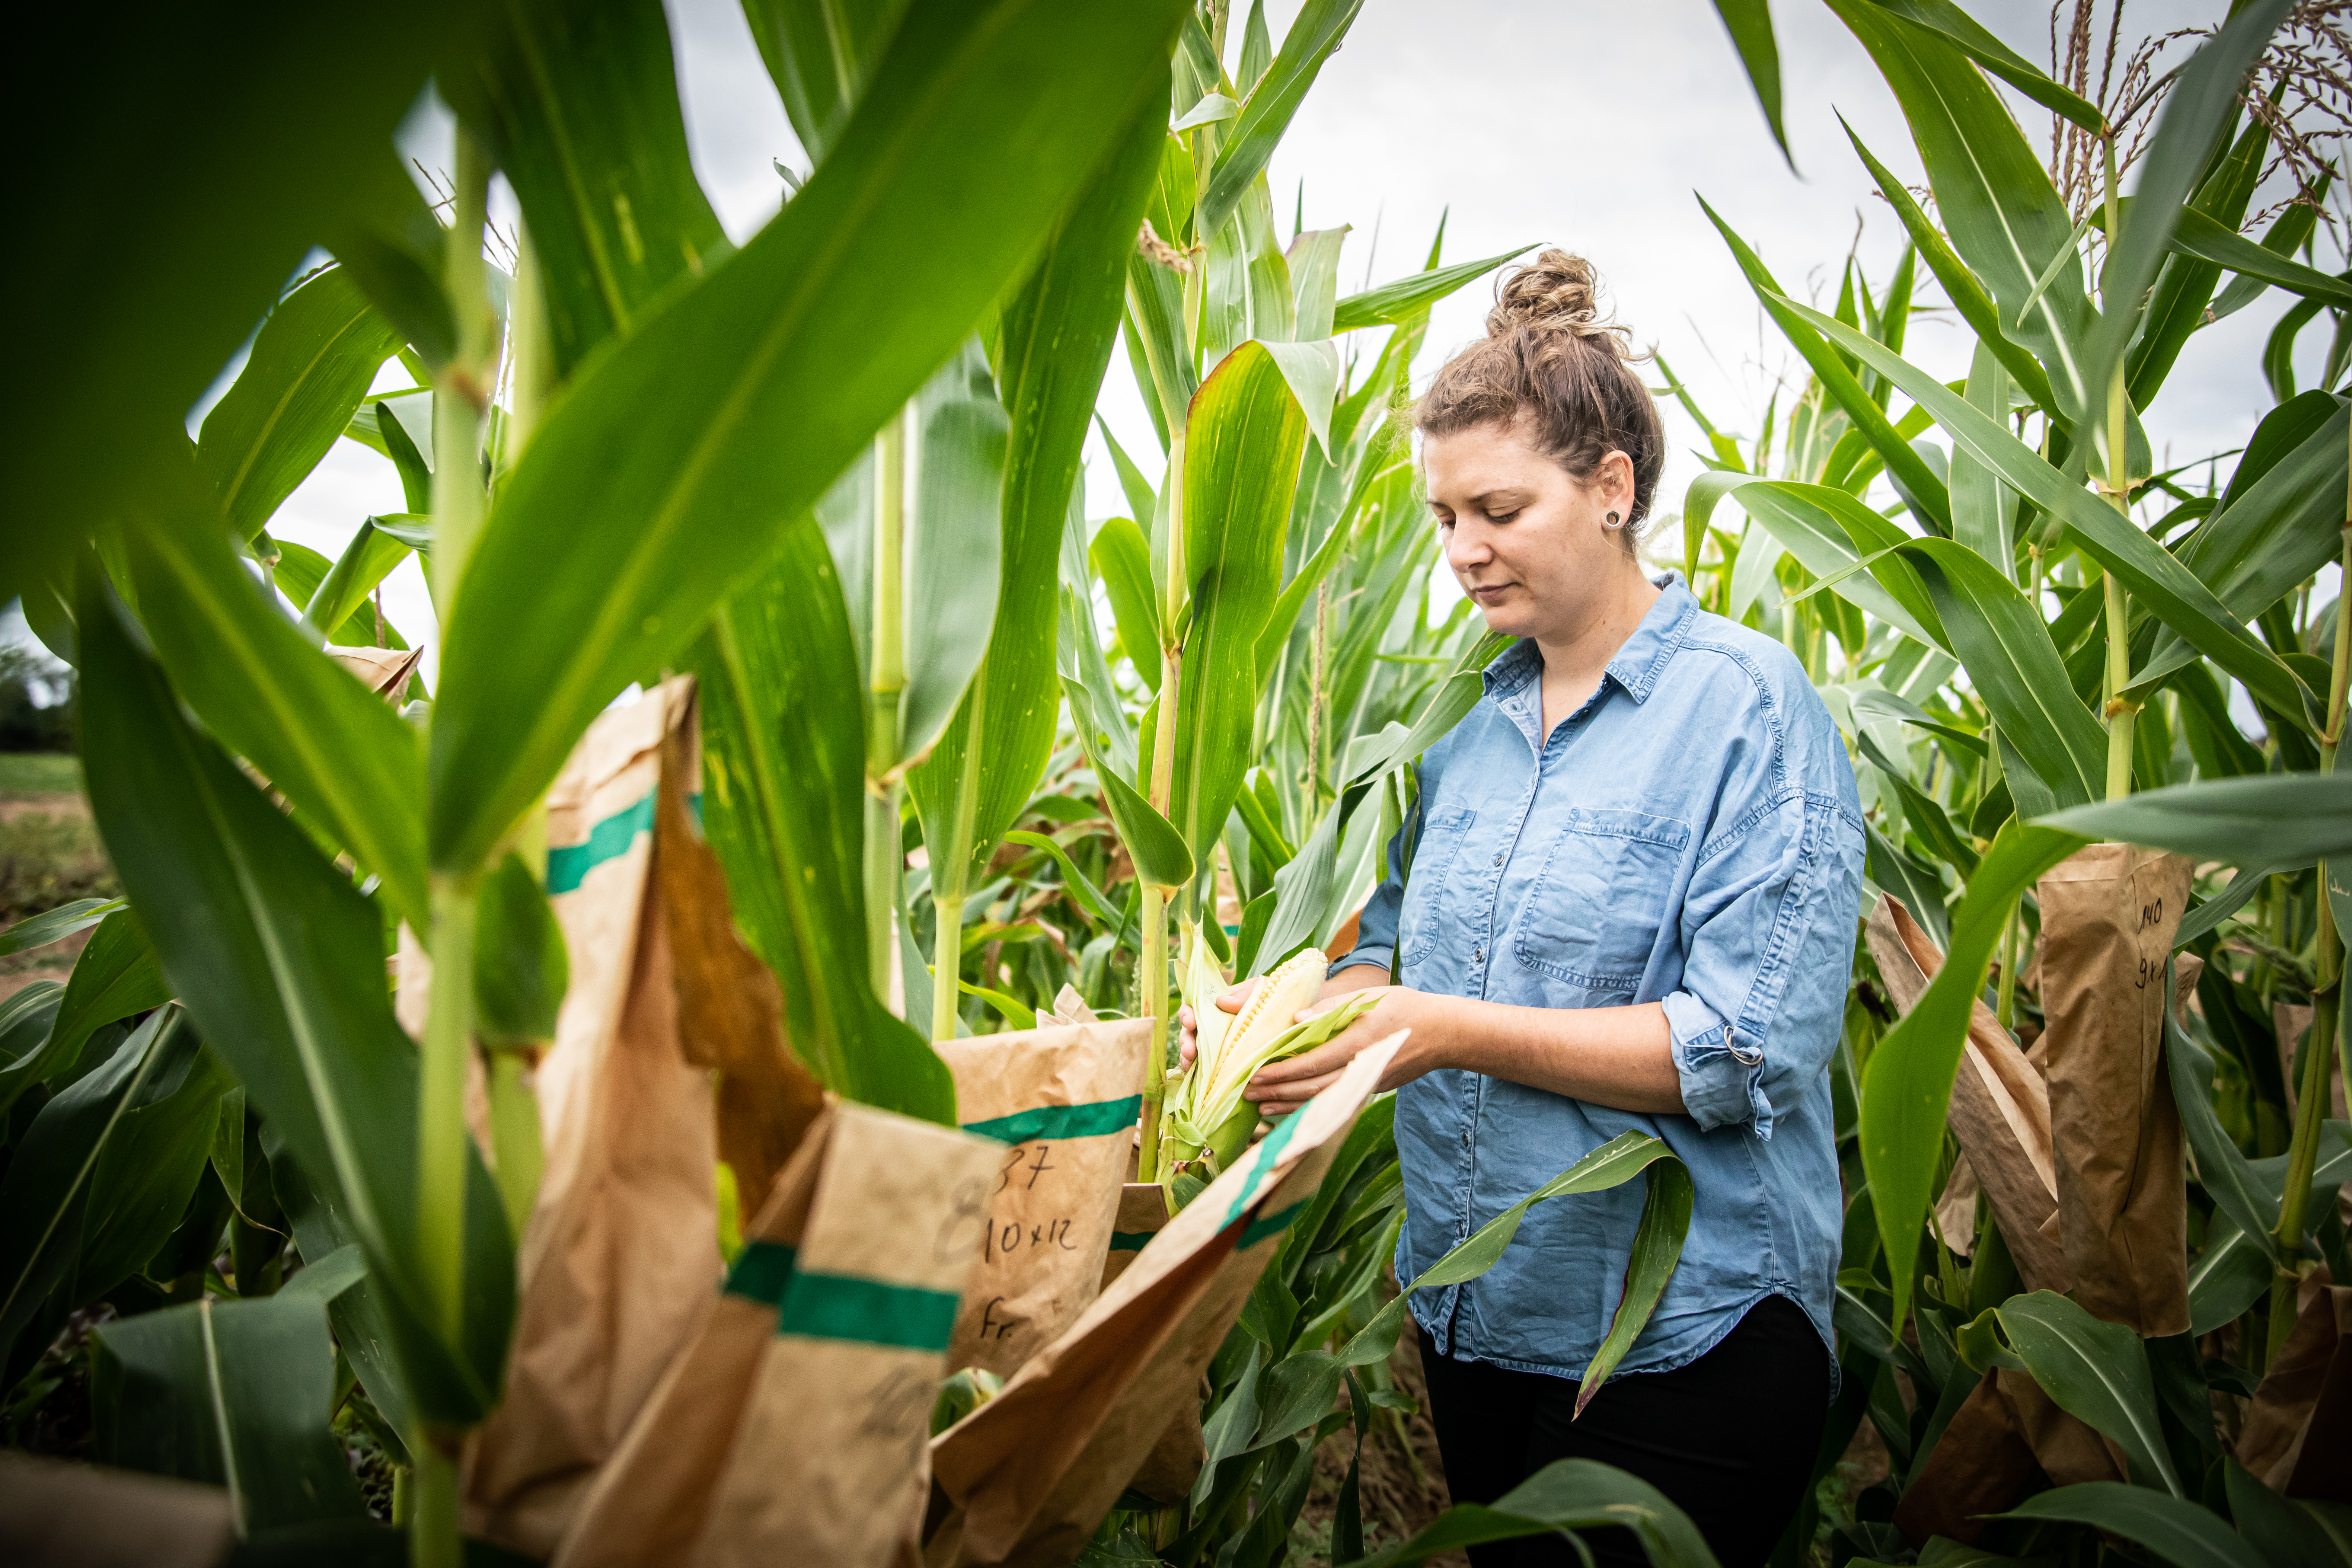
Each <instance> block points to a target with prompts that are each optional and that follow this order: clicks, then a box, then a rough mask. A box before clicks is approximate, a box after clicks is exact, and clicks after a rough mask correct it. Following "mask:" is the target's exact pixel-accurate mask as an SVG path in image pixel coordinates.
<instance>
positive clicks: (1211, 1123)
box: [1160, 926, 1379, 1173]
mask: <svg viewBox="0 0 2352 1568" xmlns="http://www.w3.org/2000/svg"><path fill="white" fill-rule="evenodd" d="M1184 942H1185V949H1186V953H1187V961H1186V963H1185V966H1184V1001H1185V1005H1188V1006H1190V1007H1191V1008H1192V1018H1193V1036H1194V1038H1195V1040H1196V1041H1197V1042H1198V1048H1197V1049H1196V1050H1195V1051H1194V1053H1193V1056H1192V1066H1191V1067H1190V1068H1186V1069H1185V1071H1184V1073H1183V1076H1182V1077H1181V1078H1180V1079H1177V1081H1176V1086H1175V1089H1174V1091H1173V1092H1172V1093H1171V1094H1170V1096H1169V1100H1168V1106H1169V1109H1168V1111H1167V1113H1166V1115H1165V1117H1164V1118H1163V1120H1162V1124H1161V1129H1160V1136H1161V1140H1162V1144H1161V1146H1162V1148H1163V1150H1164V1151H1165V1152H1166V1154H1167V1159H1166V1160H1165V1161H1164V1162H1163V1163H1164V1164H1165V1165H1166V1167H1167V1168H1168V1169H1170V1170H1171V1171H1172V1170H1174V1169H1177V1168H1179V1167H1181V1166H1182V1165H1184V1164H1187V1163H1191V1162H1192V1161H1195V1160H1200V1159H1202V1158H1203V1157H1204V1156H1205V1157H1206V1159H1207V1160H1208V1163H1209V1165H1210V1168H1211V1173H1215V1172H1221V1171H1224V1170H1227V1169H1229V1168H1231V1166H1232V1165H1233V1163H1234V1159H1235V1158H1236V1157H1237V1156H1238V1155H1239V1154H1240V1153H1241V1152H1242V1151H1243V1150H1244V1148H1246V1147H1247V1146H1248V1144H1249V1136H1250V1133H1251V1132H1252V1131H1255V1129H1256V1127H1257V1122H1258V1111H1257V1106H1256V1105H1255V1103H1254V1102H1252V1101H1251V1100H1248V1099H1246V1098H1244V1094H1243V1090H1244V1089H1247V1088H1248V1087H1249V1080H1250V1079H1252V1078H1253V1077H1255V1075H1256V1073H1257V1070H1258V1069H1259V1068H1263V1067H1265V1066H1267V1065H1268V1064H1270V1063H1273V1062H1278V1061H1283V1060H1286V1058H1291V1057H1295V1056H1298V1055H1300V1054H1302V1053H1304V1052H1307V1051H1310V1050H1313V1049H1314V1048H1315V1047H1317V1046H1319V1045H1322V1044H1323V1043H1325V1042H1326V1041H1328V1040H1330V1039H1333V1038H1335V1037H1338V1036H1339V1034H1340V1033H1341V1032H1342V1031H1343V1030H1345V1029H1346V1028H1347V1027H1348V1026H1349V1025H1350V1024H1353V1023H1354V1022H1355V1021H1356V1020H1357V1019H1359V1018H1360V1017H1362V1016H1364V1015H1365V1014H1366V1013H1368V1012H1370V1010H1371V1009H1372V1007H1373V1006H1374V1005H1376V1004H1377V1003H1378V1001H1379V998H1378V997H1376V996H1374V995H1372V994H1370V993H1363V994H1358V995H1352V996H1349V997H1348V998H1347V999H1346V1000H1345V1001H1343V1002H1341V1003H1340V1004H1339V1005H1338V1006H1337V1007H1334V1008H1332V1009H1331V1010H1330V1011H1328V1012H1327V1013H1321V1014H1318V1015H1317V1016H1314V1017H1312V1018H1308V1019H1307V1020H1305V1021H1304V1022H1294V1020H1296V1019H1297V1017H1298V1014H1299V1013H1300V1011H1301V1010H1303V1009H1305V1008H1307V1007H1310V1006H1312V1005H1314V1004H1315V1002H1316V1000H1317V999H1318V997H1319V996H1321V995H1322V993H1323V979H1324V976H1325V974H1326V973H1328V969H1329V960H1328V959H1326V958H1325V957H1324V956H1323V953H1322V952H1321V951H1320V950H1318V949H1316V948H1311V947H1310V948H1307V949H1305V950H1304V951H1302V952H1297V953H1295V954H1293V955H1292V956H1291V957H1290V958H1288V959H1286V961H1284V962H1283V963H1281V964H1280V965H1278V966H1277V967H1276V969H1275V970H1274V972H1273V973H1270V974H1268V975H1267V976H1266V977H1265V980H1264V981H1263V982H1262V983H1261V984H1259V986H1258V988H1257V989H1256V990H1255V992H1253V993H1251V994H1250V998H1249V1001H1248V1002H1247V1003H1245V1004H1244V1005H1243V1007H1242V1010H1241V1011H1240V1012H1239V1013H1227V1012H1226V1011H1224V1010H1223V1008H1221V1007H1219V1006H1218V1005H1217V1001H1216V999H1217V997H1218V995H1219V994H1221V993H1223V991H1225V990H1226V989H1227V984H1226V981H1225V977H1224V974H1223V971H1221V970H1220V969H1218V967H1217V965H1216V961H1215V960H1214V959H1213V958H1211V957H1210V956H1209V952H1208V945H1207V943H1205V942H1202V940H1201V932H1200V929H1199V928H1198V927H1197V926H1187V927H1186V928H1185V931H1184Z"/></svg>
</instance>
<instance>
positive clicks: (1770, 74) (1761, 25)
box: [1715, 0, 1797, 173]
mask: <svg viewBox="0 0 2352 1568" xmlns="http://www.w3.org/2000/svg"><path fill="white" fill-rule="evenodd" d="M1715 14H1716V15H1717V16H1718V17H1720V18H1722V21H1723V28H1724V31H1726V32H1727V33H1729V34H1730V35H1731V47H1733V48H1734V49H1737V50H1738V52H1739V65H1740V68H1741V69H1742V70H1745V71H1746V72H1747V73H1748V86H1749V87H1750V88H1752V89H1755V93H1756V107H1757V108H1759V109H1760V110H1763V111H1764V123H1765V124H1766V125H1768V126H1769V127H1770V128H1771V131H1772V140H1773V141H1775V142H1779V143H1780V156H1781V157H1782V158H1783V159H1785V160H1787V162H1788V164H1789V168H1790V172H1791V173H1793V172H1794V171H1795V169H1796V167H1797V160H1796V157H1795V155H1794V154H1793V153H1790V151H1789V132H1788V130H1787V128H1786V127H1784V126H1783V125H1782V124H1781V123H1780V44H1779V43H1778V42H1777V41H1776V40H1775V39H1774V38H1773V37H1772V9H1771V6H1770V5H1769V4H1767V0H1715Z"/></svg>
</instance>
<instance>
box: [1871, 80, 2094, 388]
mask: <svg viewBox="0 0 2352 1568" xmlns="http://www.w3.org/2000/svg"><path fill="white" fill-rule="evenodd" d="M1838 123H1839V124H1840V125H1842V126H1844V127H1845V133H1846V139H1847V140H1848V141H1850V142H1853V150H1854V152H1855V153H1858V154H1859V155H1860V156H1861V158H1862V161H1863V163H1864V166H1866V167H1867V168H1868V169H1869V170H1870V176H1871V178H1872V179H1873V180H1874V181H1876V182H1877V184H1878V193H1879V195H1882V196H1884V197H1885V198H1886V202H1887V205H1889V206H1892V207H1893V208H1894V209H1895V216H1898V217H1900V218H1901V219H1902V220H1903V226H1904V228H1905V230H1906V231H1907V232H1908V233H1909V235H1910V236H1911V243H1912V244H1913V245H1915V246H1917V247H1919V254H1920V255H1921V256H1923V257H1925V258H1927V269H1928V270H1929V271H1931V272H1933V273H1934V274H1935V275H1936V281H1937V282H1938V283H1940V284H1942V285H1943V286H1944V293H1945V295H1946V297H1948V299H1949V300H1951V301H1952V308H1953V309H1954V310H1958V312H1959V315H1960V319H1961V320H1962V321H1966V322H1967V323H1968V324H1969V331H1972V332H1974V333H1975V334H1976V335H1977V342H1979V343H1982V344H1984V345H1986V346H1987V347H1989V348H1990V349H1991V351H1992V353H1993V354H1994V356H1995V357H1996V358H1998V359H1999V360H2000V363H2002V365H2004V366H2005V367H2007V369H2008V371H2009V374H2011V375H2012V376H2014V377H2015V378H2016V380H2017V384H2018V386H2019V388H2020V389H2021V390H2022V391H2023V392H2024V394H2025V395H2026V396H2028V397H2029V398H2032V400H2033V404H2034V406H2036V407H2038V408H2042V409H2044V410H2046V411H2048V412H2049V413H2050V414H2051V415H2052V416H2053V417H2054V418H2056V419H2057V420H2058V422H2059V423H2060V424H2061V425H2062V426H2063V425H2066V424H2068V423H2069V421H2068V420H2067V419H2066V416H2064V414H2063V413H2062V412H2061V411H2060V410H2059V406H2058V398H2057V395H2056V394H2055V393H2053V392H2052V391H2051V389H2050V377H2049V374H2048V373H2046V372H2045V371H2043V370H2042V362H2041V361H2039V360H2037V359H2035V358H2034V357H2033V355H2032V354H2031V353H2028V352H2026V350H2025V349H2024V347H2023V346H2021V344H2019V343H2017V342H2014V341H2012V340H2011V338H2010V336H2009V334H2008V333H2006V332H2005V331H2002V330H2001V317H2000V306H1998V305H1996V304H1995V303H1993V298H1992V295H1991V294H1990V293H1989V292H1987V291H1986V289H1985V286H1984V282H1983V280H1982V279H1979V278H1978V277H1977V275H1976V274H1975V273H1974V272H1972V271H1970V270H1969V264H1968V263H1967V262H1965V261H1963V260H1961V259H1960V258H1959V254H1958V252H1957V251H1955V250H1954V249H1953V248H1952V247H1951V242H1950V241H1948V240H1947V239H1946V238H1945V237H1944V236H1943V234H1942V232H1941V231H1940V230H1938V229H1937V227H1936V226H1935V225H1933V224H1931V223H1929V222H1928V221H1927V214H1926V213H1924V212H1922V211H1920V210H1919V203H1918V202H1917V200H1916V198H1914V197H1913V195H1911V191H1910V187H1908V186H1907V185H1906V184H1904V183H1903V182H1902V181H1901V180H1900V179H1898V178H1897V177H1896V176H1895V172H1894V171H1893V170H1891V169H1889V168H1888V167H1887V166H1886V165H1885V164H1884V163H1880V162H1879V161H1878V159H1877V158H1876V157H1875V156H1874V155H1873V154H1872V153H1871V151H1870V149H1869V148H1867V147H1865V146H1864V145H1863V142H1862V138H1861V137H1859V136H1857V135H1855V134H1854V131H1853V126H1851V125H1846V124H1845V121H1844V119H1843V117H1840V119H1839V121H1838ZM1897 352H1898V353H1899V352H1900V351H1899V350H1898V351H1897Z"/></svg>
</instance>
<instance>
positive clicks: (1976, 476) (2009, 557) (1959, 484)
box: [1897, 342, 2017, 582]
mask: <svg viewBox="0 0 2352 1568" xmlns="http://www.w3.org/2000/svg"><path fill="white" fill-rule="evenodd" d="M1897 352H1898V353H1899V352H1900V351H1899V350H1898V351H1897ZM1968 399H1969V406H1970V407H1972V408H1974V409H1976V410H1977V411H1978V412H1979V413H1980V414H1982V415H1984V416H1985V417H1986V418H1988V419H1994V420H2000V421H2006V420H2007V419H2008V418H2009V370H2008V367H2006V366H2005V365H2003V364H2002V363H2000V355H1999V354H1997V353H1993V351H1992V349H1991V347H1990V345H1988V344H1986V343H1984V342H1979V343H1978V344H1977V348H1976V355H1975V358H1974V359H1972V360H1971V361H1970V362H1969V390H1968ZM1951 464H1952V468H1951V474H1952V537H1953V538H1954V539H1956V540H1958V542H1960V543H1962V544H1964V545H1966V546H1967V547H1968V548H1969V549H1970V550H1973V551H1975V552H1977V553H1978V554H1979V555H1981V556H1983V557H1984V558H1985V560H1986V562H1987V563H1990V565H1991V567H1992V569H1993V570H1994V571H1996V572H1998V573H2000V574H2001V575H2002V576H2004V577H2006V578H2008V579H2010V581H2011V582H2015V581H2016V580H2017V552H2016V548H2015V542H2014V541H2013V540H2012V539H2011V537H2010V524H2011V521H2012V520H2013V519H2014V518H2015V516H2016V514H2017V497H2016V495H2015V494H2014V493H2013V492H2012V491H2011V489H2009V487H2008V486H2006V485H2004V484H2002V483H2001V482H2000V475H1998V474H1996V473H1994V472H1992V471H1991V470H1990V469H1989V468H1986V467H1985V466H1984V465H1983V464H1982V463H1979V462H1978V461H1977V460H1976V459H1975V458H1971V457H1970V456H1969V453H1968V449H1967V448H1966V447H1958V448H1955V449H1954V451H1953V453H1952V458H1951Z"/></svg>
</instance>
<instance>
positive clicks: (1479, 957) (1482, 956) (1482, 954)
mask: <svg viewBox="0 0 2352 1568" xmlns="http://www.w3.org/2000/svg"><path fill="white" fill-rule="evenodd" d="M1470 962H1471V963H1486V949H1485V948H1483V947H1474V948H1472V949H1471V950H1470Z"/></svg>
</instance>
